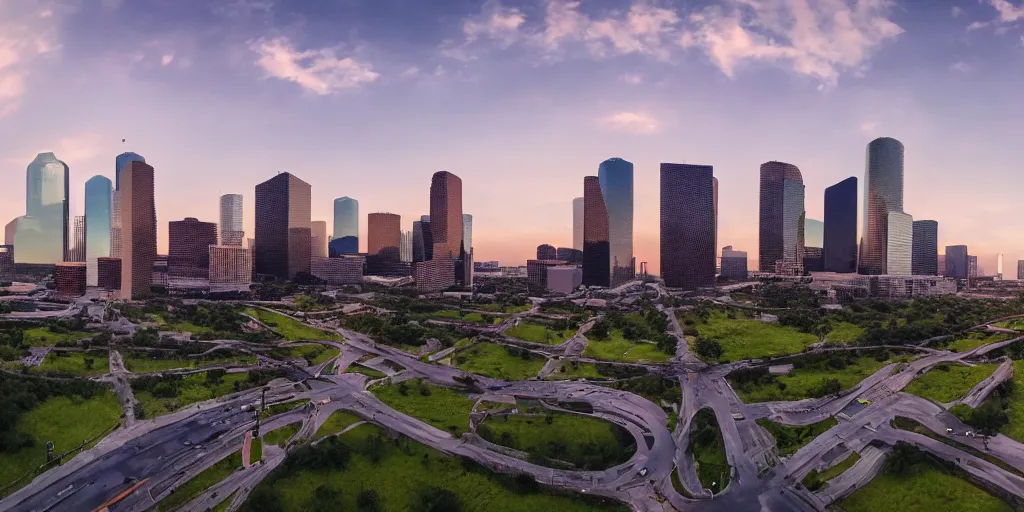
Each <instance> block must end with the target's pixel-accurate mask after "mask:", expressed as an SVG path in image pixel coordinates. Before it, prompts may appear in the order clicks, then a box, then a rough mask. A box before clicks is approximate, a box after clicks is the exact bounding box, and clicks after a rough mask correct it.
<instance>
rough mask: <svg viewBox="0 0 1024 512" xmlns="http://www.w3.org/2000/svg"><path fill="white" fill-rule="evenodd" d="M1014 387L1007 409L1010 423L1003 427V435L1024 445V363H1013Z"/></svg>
mask: <svg viewBox="0 0 1024 512" xmlns="http://www.w3.org/2000/svg"><path fill="white" fill-rule="evenodd" d="M1011 381H1012V382H1013V387H1012V389H1011V391H1010V398H1009V400H1008V402H1009V404H1010V406H1009V407H1008V408H1007V409H1006V416H1007V417H1008V419H1009V422H1008V423H1007V424H1006V425H1005V426H1003V428H1002V433H1003V434H1006V436H1007V437H1009V438H1011V439H1013V440H1015V441H1018V442H1022V443H1024V361H1014V362H1013V378H1012V379H1011Z"/></svg>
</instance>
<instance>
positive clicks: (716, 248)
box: [712, 178, 718, 258]
mask: <svg viewBox="0 0 1024 512" xmlns="http://www.w3.org/2000/svg"><path fill="white" fill-rule="evenodd" d="M712 180H713V182H712V183H714V193H715V258H718V178H712Z"/></svg>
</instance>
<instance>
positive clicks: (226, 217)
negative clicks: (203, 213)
mask: <svg viewBox="0 0 1024 512" xmlns="http://www.w3.org/2000/svg"><path fill="white" fill-rule="evenodd" d="M244 239H245V231H243V230H242V194H224V195H222V196H220V244H221V245H230V246H238V247H241V245H242V240H244Z"/></svg>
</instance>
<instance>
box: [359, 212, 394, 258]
mask: <svg viewBox="0 0 1024 512" xmlns="http://www.w3.org/2000/svg"><path fill="white" fill-rule="evenodd" d="M401 245H402V217H400V216H398V215H395V214H394V213H371V214H369V215H368V216H367V222H366V253H367V254H369V255H384V256H388V257H390V259H392V260H394V261H398V260H399V252H400V248H401Z"/></svg>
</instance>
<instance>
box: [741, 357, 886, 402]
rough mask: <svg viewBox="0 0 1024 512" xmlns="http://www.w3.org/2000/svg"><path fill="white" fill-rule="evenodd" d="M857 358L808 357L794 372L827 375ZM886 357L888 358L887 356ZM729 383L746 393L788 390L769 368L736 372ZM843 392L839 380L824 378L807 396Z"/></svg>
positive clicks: (794, 362) (795, 364)
mask: <svg viewBox="0 0 1024 512" xmlns="http://www.w3.org/2000/svg"><path fill="white" fill-rule="evenodd" d="M883 353H884V351H879V354H883ZM856 357H857V355H856V354H852V353H846V352H832V353H829V354H821V355H817V356H806V357H802V358H800V359H796V360H794V361H793V368H794V371H799V370H801V369H805V368H806V369H815V370H817V371H820V372H826V373H827V372H829V371H839V370H842V369H844V368H846V367H847V366H848V365H850V364H853V363H854V362H856ZM884 357H886V358H888V356H887V355H886V356H884ZM883 360H884V359H883ZM729 382H730V383H731V384H732V386H733V387H734V388H736V389H738V390H740V391H742V392H745V393H753V392H754V391H755V390H757V389H759V388H763V387H766V386H777V387H778V388H779V390H780V391H785V390H786V383H785V382H784V381H782V380H781V379H780V378H779V377H778V376H776V375H772V374H770V373H769V372H768V367H767V366H761V367H756V368H743V369H739V370H736V371H734V372H732V373H730V374H729ZM842 390H843V385H842V383H841V382H839V379H836V378H833V377H823V378H822V379H820V380H819V381H818V383H817V384H816V385H815V386H814V387H812V388H811V389H810V390H809V391H808V392H807V394H808V395H809V396H810V397H812V398H821V397H823V396H828V395H836V394H839V393H840V392H842Z"/></svg>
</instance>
